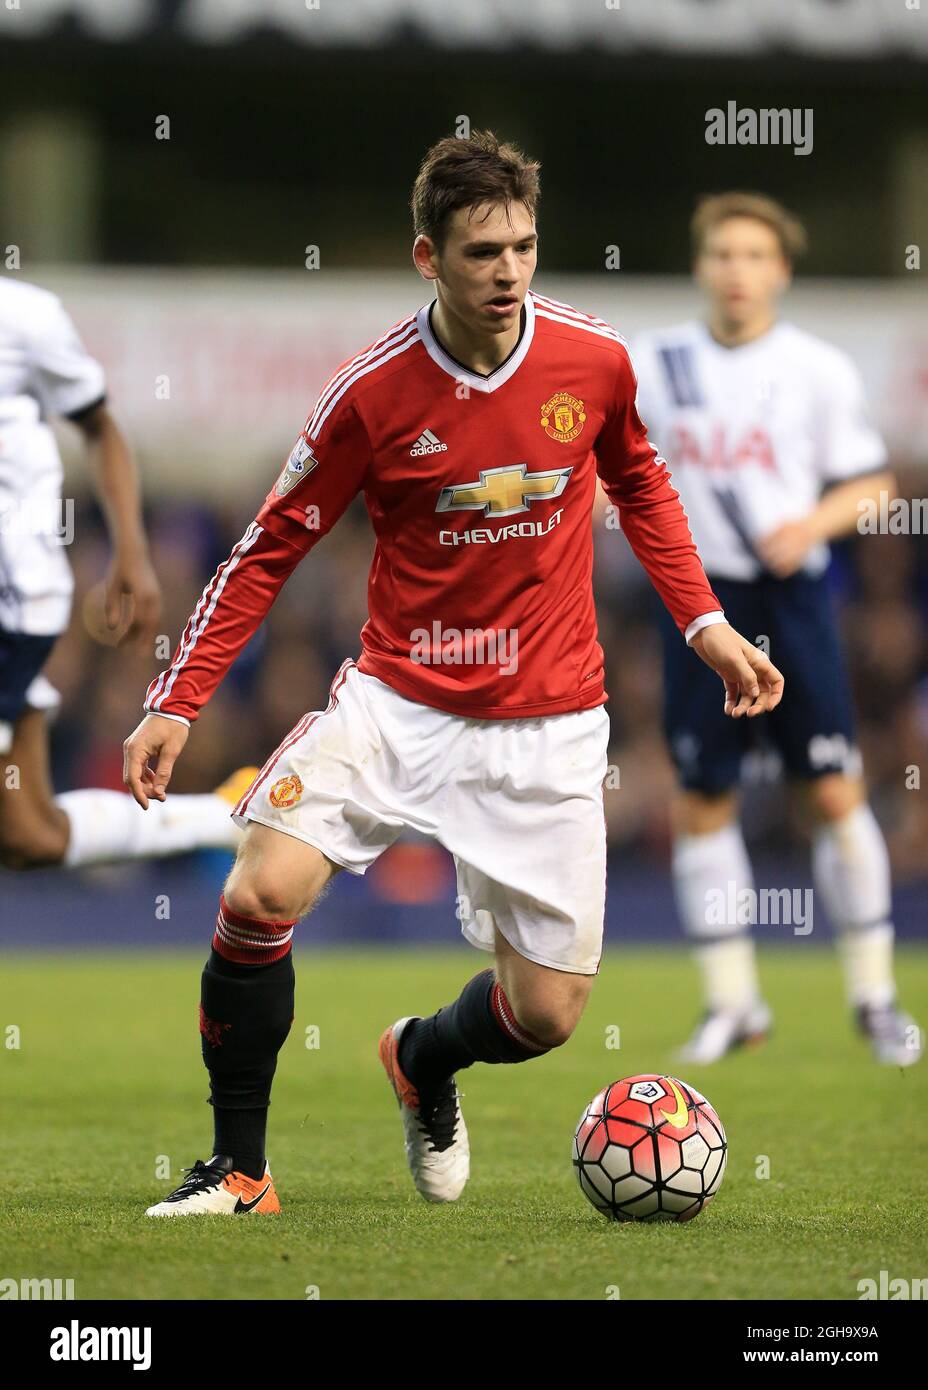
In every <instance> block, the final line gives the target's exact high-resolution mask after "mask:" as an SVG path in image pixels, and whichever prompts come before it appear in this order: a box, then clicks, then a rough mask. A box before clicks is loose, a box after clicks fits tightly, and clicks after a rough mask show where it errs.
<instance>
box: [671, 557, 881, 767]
mask: <svg viewBox="0 0 928 1390" xmlns="http://www.w3.org/2000/svg"><path fill="white" fill-rule="evenodd" d="M710 583H711V584H712V588H713V589H714V591H715V592H716V594H717V595H718V597H719V600H720V602H721V604H722V607H723V608H724V610H725V617H726V618H727V620H728V621H729V623H731V625H732V627H734V628H736V629H737V630H738V632H740V633H741V635H742V637H746V638H747V639H748V641H749V642H756V641H757V640H758V639H759V638H760V637H761V635H762V634H763V635H766V637H767V638H768V639H769V644H770V645H769V648H766V647H765V650H768V651H769V656H770V660H771V661H772V662H773V664H774V666H776V667H777V668H778V669H779V670H780V671H781V672H782V673H783V676H784V677H785V679H786V686H785V690H784V693H783V699H782V700H781V701H780V704H779V705H778V706H777V708H776V709H775V710H773V712H772V713H771V714H762V715H758V716H757V718H756V719H751V720H748V719H744V718H742V719H732V718H731V717H730V716H726V714H725V712H724V699H725V692H724V686H723V685H722V682H721V680H720V679H719V677H718V676H717V675H716V673H715V672H714V671H713V670H711V669H710V668H709V667H708V666H707V665H706V664H705V662H704V661H701V660H700V658H699V657H698V656H697V655H696V653H695V652H694V651H693V650H692V648H690V647H688V646H687V645H686V643H685V642H684V640H683V638H682V636H681V635H680V631H679V629H678V628H677V626H676V624H675V623H674V622H673V620H672V619H671V617H670V615H669V614H668V613H667V611H666V609H665V608H664V607H663V604H661V605H660V612H661V618H660V627H661V637H662V639H663V647H664V733H665V735H666V738H667V741H668V744H669V745H670V752H671V756H672V757H673V760H674V764H675V766H676V769H677V773H678V775H679V777H680V781H681V783H682V785H683V786H684V787H686V788H688V789H689V790H691V791H702V792H707V793H709V794H712V793H718V792H724V791H728V790H729V789H730V788H732V787H734V786H736V785H737V783H738V779H739V776H740V771H741V759H742V757H743V756H744V754H745V753H747V752H748V751H751V750H754V749H757V750H762V749H769V748H771V747H772V748H775V749H776V750H777V751H778V752H779V754H780V756H781V758H782V760H783V765H784V767H785V769H786V771H787V773H788V774H789V775H791V776H793V777H801V778H813V777H822V776H824V775H825V774H826V773H829V772H851V771H856V770H857V768H858V766H859V755H858V753H857V750H856V748H855V747H854V711H853V703H852V699H851V690H850V682H849V679H848V675H847V668H846V666H845V663H844V653H843V651H842V649H841V643H840V640H839V637H838V630H837V623H836V620H835V616H834V613H833V610H832V605H831V596H830V594H829V592H828V588H827V584H826V581H825V578H824V576H822V577H821V578H818V579H810V578H809V577H808V575H804V574H795V575H791V576H790V577H789V578H788V579H773V578H763V579H758V580H755V581H752V582H750V583H745V582H742V581H740V580H734V579H711V578H710Z"/></svg>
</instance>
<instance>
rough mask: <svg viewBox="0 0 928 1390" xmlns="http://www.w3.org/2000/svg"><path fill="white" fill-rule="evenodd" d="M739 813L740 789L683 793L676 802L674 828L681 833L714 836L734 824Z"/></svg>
mask: <svg viewBox="0 0 928 1390" xmlns="http://www.w3.org/2000/svg"><path fill="white" fill-rule="evenodd" d="M737 814H738V795H737V792H734V791H722V792H705V791H685V792H681V794H680V795H679V796H678V797H677V798H676V800H675V802H674V808H673V821H674V830H675V831H676V833H677V834H678V835H711V834H712V833H713V832H714V831H716V830H721V829H723V827H724V826H726V825H730V824H732V822H733V821H734V820H735V818H736V816H737Z"/></svg>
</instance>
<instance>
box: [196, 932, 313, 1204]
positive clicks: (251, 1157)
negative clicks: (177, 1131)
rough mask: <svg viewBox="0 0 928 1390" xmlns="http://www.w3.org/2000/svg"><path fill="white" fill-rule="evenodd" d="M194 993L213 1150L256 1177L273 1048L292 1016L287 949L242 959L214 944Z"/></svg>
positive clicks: (262, 1159) (261, 1153) (260, 1166)
mask: <svg viewBox="0 0 928 1390" xmlns="http://www.w3.org/2000/svg"><path fill="white" fill-rule="evenodd" d="M200 1001H201V1002H200V1035H201V1038H200V1041H201V1045H202V1052H203V1061H204V1063H205V1065H206V1068H207V1071H208V1072H209V1080H210V1096H209V1104H210V1105H211V1106H212V1107H213V1124H214V1137H213V1153H214V1154H226V1155H227V1156H228V1157H229V1158H231V1159H232V1162H233V1166H234V1167H235V1169H236V1170H237V1171H238V1172H241V1173H245V1174H246V1175H247V1176H248V1177H250V1178H255V1179H257V1178H260V1177H262V1176H263V1174H264V1165H265V1136H266V1133H267V1112H268V1107H269V1106H270V1103H271V1084H272V1082H273V1080H274V1073H275V1071H276V1070H277V1054H278V1053H279V1051H280V1049H281V1048H282V1047H283V1045H284V1043H285V1041H286V1039H287V1035H288V1034H289V1032H290V1026H291V1024H292V1022H293V1001H294V973H293V956H292V953H291V952H290V951H288V952H287V954H286V955H285V956H282V957H281V959H280V960H276V961H273V962H271V964H269V965H240V964H238V962H236V961H231V960H228V959H226V957H224V956H221V955H220V954H219V952H218V951H216V950H215V949H213V951H212V952H211V953H210V957H209V960H208V961H207V963H206V966H205V968H204V970H203V975H202V980H201V994H200Z"/></svg>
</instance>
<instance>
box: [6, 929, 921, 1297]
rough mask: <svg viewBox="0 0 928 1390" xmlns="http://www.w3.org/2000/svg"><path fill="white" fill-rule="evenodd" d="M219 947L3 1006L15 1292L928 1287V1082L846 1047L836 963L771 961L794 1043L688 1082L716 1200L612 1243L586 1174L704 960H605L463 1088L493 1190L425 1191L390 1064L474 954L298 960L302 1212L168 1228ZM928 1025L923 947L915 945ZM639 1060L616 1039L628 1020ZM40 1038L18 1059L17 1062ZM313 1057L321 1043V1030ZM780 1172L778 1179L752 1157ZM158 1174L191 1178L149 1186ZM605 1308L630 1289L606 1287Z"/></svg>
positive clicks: (288, 1082) (21, 961) (665, 1038)
mask: <svg viewBox="0 0 928 1390" xmlns="http://www.w3.org/2000/svg"><path fill="white" fill-rule="evenodd" d="M204 959H205V952H199V953H193V954H188V955H180V954H158V953H144V954H143V953H127V954H125V955H122V956H117V957H116V958H115V959H114V958H112V957H109V958H107V959H104V958H102V957H97V956H94V955H90V954H84V955H82V956H77V955H52V954H50V955H46V956H41V957H39V956H31V957H27V956H17V955H15V954H14V955H8V956H7V957H6V959H5V960H4V963H3V968H2V976H3V988H2V994H0V1040H2V1041H3V1042H4V1044H5V1045H4V1046H2V1047H0V1114H2V1121H0V1156H2V1161H3V1175H4V1176H3V1203H2V1205H0V1276H2V1277H4V1278H9V1277H13V1278H17V1279H18V1278H24V1277H30V1278H43V1277H44V1278H56V1277H57V1278H62V1279H66V1278H72V1279H73V1280H74V1292H75V1297H76V1298H78V1299H80V1298H107V1299H109V1298H127V1297H128V1298H139V1299H149V1298H152V1299H154V1298H158V1299H226V1298H228V1299H237V1298H274V1299H277V1298H285V1299H305V1298H306V1297H307V1296H308V1294H307V1290H310V1291H311V1290H312V1289H314V1288H315V1289H318V1296H319V1297H320V1298H322V1299H344V1298H348V1299H395V1298H410V1299H432V1298H440V1299H460V1298H464V1299H593V1300H596V1299H605V1298H607V1297H609V1296H612V1297H615V1296H616V1295H615V1290H616V1288H617V1289H618V1291H619V1296H620V1297H621V1298H622V1299H623V1300H627V1299H651V1298H666V1299H738V1298H794V1297H795V1298H819V1299H826V1298H827V1299H856V1298H857V1297H858V1291H857V1281H858V1279H862V1278H865V1277H873V1278H877V1279H878V1278H879V1271H880V1270H881V1269H885V1270H887V1271H888V1273H889V1277H890V1278H894V1277H897V1276H902V1277H905V1278H908V1279H913V1278H921V1277H923V1276H924V1275H925V1274H926V1272H928V1239H926V1231H928V1204H926V1197H928V1174H926V1163H925V1154H926V1147H928V1138H926V1136H928V1122H926V1117H928V1063H924V1062H923V1063H921V1064H919V1065H917V1066H915V1067H914V1068H911V1069H909V1070H908V1071H906V1072H903V1071H901V1070H889V1069H885V1068H881V1067H879V1066H878V1065H877V1064H876V1063H875V1062H874V1061H872V1060H871V1058H870V1054H869V1052H868V1050H867V1048H866V1046H865V1044H864V1043H863V1042H862V1041H860V1040H859V1039H857V1038H856V1037H854V1036H853V1035H852V1033H851V1031H850V1028H849V1023H848V1018H847V1013H846V1010H845V1007H844V1003H843V998H842V990H841V982H840V978H839V973H838V966H837V962H836V961H835V959H834V958H833V956H832V955H831V954H830V953H828V952H825V951H818V950H814V949H813V950H803V949H796V950H793V951H792V952H790V953H788V954H787V953H785V952H783V953H780V952H776V951H771V952H767V953H765V954H763V955H762V970H763V981H764V987H765V993H766V995H767V997H768V998H769V1000H770V1002H771V1003H772V1005H773V1007H774V1010H775V1013H776V1018H777V1032H776V1034H775V1036H774V1038H773V1039H772V1040H771V1042H770V1043H769V1044H768V1045H767V1046H766V1047H765V1048H763V1049H761V1050H759V1051H757V1052H754V1053H752V1054H741V1055H738V1056H735V1057H732V1058H730V1059H727V1060H726V1061H725V1062H723V1063H721V1064H720V1065H718V1066H716V1067H712V1068H699V1067H692V1068H689V1069H687V1070H686V1071H685V1075H684V1078H683V1079H684V1080H689V1081H692V1083H693V1085H694V1086H696V1087H697V1088H698V1089H700V1090H702V1091H704V1093H705V1094H706V1095H707V1096H708V1097H709V1099H710V1101H711V1102H712V1103H713V1105H715V1107H716V1109H717V1110H718V1112H719V1114H720V1115H721V1117H722V1121H723V1123H724V1124H725V1126H726V1128H727V1131H728V1140H729V1146H730V1150H729V1165H728V1172H727V1175H726V1178H725V1181H724V1183H723V1185H722V1188H721V1192H720V1194H719V1196H718V1197H717V1198H716V1200H715V1202H714V1203H713V1204H712V1205H711V1206H710V1207H709V1208H708V1209H707V1210H706V1211H705V1212H703V1213H702V1214H701V1215H700V1216H699V1217H697V1218H696V1220H695V1221H692V1222H690V1223H688V1224H684V1225H682V1226H678V1225H671V1224H667V1225H640V1226H637V1225H612V1224H610V1223H609V1222H607V1221H605V1220H604V1219H603V1218H602V1217H601V1216H600V1215H599V1214H598V1213H597V1212H595V1211H594V1210H593V1208H592V1207H591V1206H590V1205H589V1204H588V1203H587V1202H586V1200H585V1199H584V1198H583V1196H582V1194H581V1193H580V1190H579V1188H578V1187H577V1185H576V1181H575V1178H574V1175H573V1171H572V1168H571V1164H570V1142H571V1137H572V1133H573V1129H574V1126H575V1124H576V1122H577V1120H578V1118H579V1116H580V1113H581V1111H582V1109H583V1107H584V1105H585V1104H586V1102H587V1101H588V1100H589V1099H590V1098H591V1097H592V1096H593V1095H594V1094H595V1092H596V1091H597V1090H598V1089H599V1088H600V1087H601V1086H602V1085H604V1084H605V1083H606V1082H609V1081H613V1080H616V1079H618V1078H619V1077H621V1076H628V1075H631V1074H633V1073H636V1072H648V1071H670V1072H671V1073H676V1074H679V1072H678V1068H677V1067H676V1066H675V1064H674V1063H673V1060H672V1048H673V1046H674V1045H675V1044H676V1043H678V1042H680V1041H681V1040H682V1039H683V1038H684V1036H685V1035H686V1033H687V1031H688V1029H689V1028H690V1026H691V1024H692V1023H693V1021H694V1019H695V1017H696V1015H697V1014H698V1011H699V1006H698V1000H697V994H696V985H697V979H696V974H695V970H694V967H693V966H692V965H691V964H690V962H689V961H688V960H687V958H686V957H685V955H684V954H682V953H674V952H669V951H668V952H659V951H655V950H652V951H628V952H625V951H613V952H611V953H607V955H606V957H605V959H604V962H603V967H602V971H601V974H600V977H599V979H598V980H597V982H596V985H595V987H594V990H593V994H592V998H591V1001H590V1004H589V1006H588V1009H587V1013H586V1015H585V1016H584V1019H583V1021H582V1023H581V1026H580V1028H579V1029H578V1030H577V1033H576V1034H575V1036H574V1038H573V1039H572V1040H571V1042H570V1043H569V1044H568V1045H567V1046H566V1047H565V1048H562V1049H560V1050H558V1051H557V1052H554V1053H552V1054H550V1055H548V1056H547V1057H545V1058H542V1059H539V1060H535V1061H531V1062H529V1063H527V1064H525V1065H523V1066H519V1067H489V1066H477V1067H474V1068H472V1069H471V1070H469V1071H466V1072H464V1073H462V1074H461V1077H460V1084H461V1089H462V1092H463V1096H464V1101H463V1105H464V1113H465V1116H466V1118H467V1123H468V1128H469V1130H470V1135H471V1150H472V1176H471V1180H470V1183H469V1185H468V1187H467V1189H466V1190H465V1193H464V1195H463V1197H462V1198H461V1200H460V1201H459V1202H457V1203H455V1204H451V1205H449V1206H440V1207H436V1206H430V1205H428V1204H427V1203H425V1202H423V1201H422V1200H421V1199H420V1198H419V1197H418V1196H417V1194H416V1193H415V1191H414V1190H413V1188H412V1184H411V1181H410V1178H409V1175H408V1173H407V1170H406V1166H405V1160H404V1156H403V1148H402V1138H401V1125H400V1120H399V1116H398V1114H397V1109H396V1104H395V1101H394V1100H393V1097H392V1093H391V1092H390V1091H389V1089H388V1085H387V1082H386V1079H385V1077H384V1075H383V1072H382V1069H381V1067H380V1064H379V1062H378V1060H377V1055H376V1045H377V1039H378V1037H379V1034H380V1032H381V1030H382V1029H383V1027H384V1026H385V1025H386V1024H387V1023H390V1022H392V1021H393V1020H394V1019H395V1018H397V1017H398V1016H400V1015H402V1014H405V1013H428V1012H431V1011H432V1010H434V1009H435V1008H437V1007H438V1006H439V1005H441V1004H443V1003H447V1002H449V1001H450V1000H451V999H453V998H454V997H455V996H456V994H457V993H458V991H459V989H460V987H461V986H462V985H463V983H464V982H465V981H466V980H467V979H468V978H469V977H470V975H472V974H473V973H475V971H476V970H477V969H480V968H481V964H482V957H480V956H478V955H477V954H476V953H475V952H472V951H469V952H464V951H461V950H457V951H450V950H449V951H428V950H419V951H398V950H397V951H382V952H378V951H363V952H360V951H358V952H351V953H348V952H340V953H331V954H330V953H319V952H310V951H306V952H298V953H297V958H296V963H297V1004H296V1020H295V1023H294V1027H293V1031H292V1033H291V1035H290V1039H289V1041H288V1043H287V1045H286V1047H285V1049H284V1051H283V1053H282V1054H281V1059H280V1065H279V1067H278V1072H277V1082H276V1085H275V1091H274V1103H273V1105H272V1107H271V1112H270V1131H269V1141H268V1151H269V1155H270V1159H271V1166H272V1170H273V1172H274V1176H275V1179H276V1182H277V1187H278V1191H279V1193H280V1197H281V1202H282V1204H283V1211H282V1213H281V1215H280V1216H279V1217H268V1218H263V1219H248V1220H235V1219H232V1220H225V1219H222V1218H200V1219H190V1220H187V1221H161V1222H153V1221H151V1220H149V1219H147V1218H146V1217H145V1215H144V1210H145V1207H146V1205H148V1204H149V1203H150V1202H151V1201H153V1200H157V1199H158V1198H159V1197H162V1196H164V1195H165V1194H166V1193H167V1192H168V1191H169V1190H170V1189H171V1188H172V1187H174V1186H176V1184H177V1181H179V1179H180V1170H181V1167H182V1166H187V1165H190V1164H191V1163H192V1162H193V1160H194V1159H195V1158H198V1157H199V1158H204V1159H205V1158H208V1157H209V1154H210V1141H211V1124H210V1122H211V1114H212V1112H211V1111H210V1109H209V1107H208V1106H207V1105H206V1104H205V1097H206V1094H207V1088H206V1073H205V1070H204V1069H203V1066H202V1063H201V1061H200V1057H199V1038H198V1035H197V1031H196V1004H197V998H198V981H199V972H200V968H201V966H202V962H203V960H204ZM899 977H900V981H901V986H902V991H903V998H904V1001H905V1002H906V1004H907V1005H908V1007H909V1008H910V1009H912V1010H913V1012H915V1013H916V1015H917V1016H920V1017H921V1021H922V1022H923V1023H924V1022H925V1021H926V1015H928V1009H926V1004H928V951H925V950H923V949H914V948H908V949H905V950H900V952H899ZM616 1024H617V1025H619V1027H620V1029H621V1033H620V1039H621V1048H620V1050H618V1051H616V1050H610V1049H609V1048H608V1047H607V1046H606V1040H607V1036H609V1035H608V1032H607V1030H608V1029H609V1027H610V1026H611V1025H616ZM10 1025H14V1026H15V1028H18V1029H19V1043H20V1045H19V1047H18V1048H17V1047H10V1046H9V1043H10V1041H11V1039H13V1040H15V1038H16V1034H15V1033H13V1032H12V1031H10ZM309 1028H316V1029H318V1042H319V1046H318V1047H307V1046H306V1040H307V1037H308V1038H309V1040H310V1041H313V1040H314V1035H313V1034H312V1033H309V1034H307V1029H309ZM761 1155H766V1156H767V1157H768V1159H769V1171H770V1176H769V1178H759V1177H758V1176H757V1173H758V1165H759V1163H760V1158H759V1156H761ZM159 1156H166V1157H167V1159H168V1160H169V1162H170V1165H171V1166H170V1180H166V1179H163V1178H158V1177H157V1176H156V1164H157V1163H158V1161H159ZM610 1290H611V1295H610V1292H609V1291H610Z"/></svg>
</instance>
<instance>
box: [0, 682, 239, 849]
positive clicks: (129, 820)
mask: <svg viewBox="0 0 928 1390" xmlns="http://www.w3.org/2000/svg"><path fill="white" fill-rule="evenodd" d="M246 772H247V779H248V781H250V780H251V776H252V775H253V773H254V769H243V773H242V775H243V776H244V775H245V773H246ZM241 790H242V788H241V786H240V785H239V781H238V780H237V779H236V778H233V779H230V782H229V784H228V787H225V786H224V787H221V788H219V789H218V791H216V792H210V793H208V794H206V795H201V796H175V795H172V796H171V798H170V800H169V801H167V802H160V801H156V802H152V804H151V805H150V806H149V808H148V810H147V811H143V810H142V808H141V807H140V806H137V805H136V803H135V802H134V801H133V799H132V797H131V796H129V795H128V794H127V793H124V792H115V791H107V790H104V789H102V788H89V789H87V790H82V791H72V792H63V793H62V794H61V795H59V796H55V793H54V790H53V787H52V779H51V770H50V767H49V757H48V727H47V723H46V717H45V714H44V713H43V712H42V711H41V710H36V709H28V710H26V712H25V713H24V714H22V715H20V717H19V718H18V719H17V720H16V723H15V725H14V726H13V738H12V743H11V745H10V748H9V751H8V752H7V753H6V754H5V756H4V775H3V777H2V778H0V862H2V863H3V864H4V866H5V867H7V868H10V869H28V868H40V867H43V866H50V865H55V864H64V865H66V866H68V867H69V868H76V867H78V866H81V865H85V864H101V863H107V862H109V861H112V860H119V861H124V860H126V859H141V858H148V857H153V856H159V855H169V854H181V853H183V852H185V851H187V850H193V849H201V848H207V847H209V848H218V849H234V848H235V846H236V844H237V843H238V841H239V839H240V838H241V832H240V831H239V830H238V829H237V827H236V826H235V824H234V822H233V821H232V818H231V810H232V805H234V803H235V801H236V800H237V799H238V795H239V794H240V792H241Z"/></svg>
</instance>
